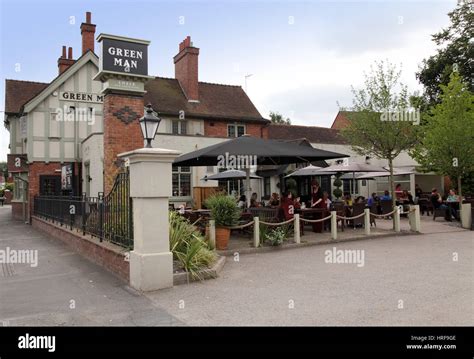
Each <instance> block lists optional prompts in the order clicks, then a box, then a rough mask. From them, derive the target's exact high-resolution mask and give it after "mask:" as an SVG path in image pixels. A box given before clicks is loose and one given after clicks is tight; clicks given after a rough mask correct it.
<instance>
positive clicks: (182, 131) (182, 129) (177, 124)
mask: <svg viewBox="0 0 474 359" xmlns="http://www.w3.org/2000/svg"><path fill="white" fill-rule="evenodd" d="M187 125H188V124H187V122H186V121H178V120H173V121H172V122H171V133H172V134H173V135H186V134H187V133H188V126H187Z"/></svg>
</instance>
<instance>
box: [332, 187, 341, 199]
mask: <svg viewBox="0 0 474 359" xmlns="http://www.w3.org/2000/svg"><path fill="white" fill-rule="evenodd" d="M332 194H333V195H334V197H336V198H337V199H339V198H341V197H342V190H341V189H340V188H334V190H333V191H332Z"/></svg>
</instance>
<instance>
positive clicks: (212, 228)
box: [209, 219, 216, 249]
mask: <svg viewBox="0 0 474 359" xmlns="http://www.w3.org/2000/svg"><path fill="white" fill-rule="evenodd" d="M209 243H210V244H211V247H212V248H213V249H216V221H215V220H214V219H210V220H209Z"/></svg>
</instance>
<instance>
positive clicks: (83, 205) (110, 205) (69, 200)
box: [33, 172, 133, 249]
mask: <svg viewBox="0 0 474 359" xmlns="http://www.w3.org/2000/svg"><path fill="white" fill-rule="evenodd" d="M33 213H34V215H35V216H38V217H41V218H44V219H47V220H50V221H52V222H55V223H58V224H59V225H61V226H67V227H69V228H70V229H77V230H78V231H82V233H83V234H89V235H91V236H94V237H97V238H99V239H100V241H102V240H105V241H109V242H112V243H115V244H118V245H120V246H122V247H125V248H130V249H132V248H133V216H132V199H131V198H130V185H129V177H128V172H124V173H119V174H118V175H117V177H116V179H115V183H114V186H113V188H112V190H111V191H110V193H109V194H108V195H107V196H104V195H103V193H99V195H98V197H87V196H86V195H85V194H83V195H82V196H76V197H73V196H69V197H68V196H36V197H35V198H34V209H33Z"/></svg>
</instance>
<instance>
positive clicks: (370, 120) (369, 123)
mask: <svg viewBox="0 0 474 359" xmlns="http://www.w3.org/2000/svg"><path fill="white" fill-rule="evenodd" d="M400 76H401V71H400V70H399V69H398V68H397V66H395V65H393V64H391V63H389V62H383V61H381V62H376V63H375V66H372V67H371V71H370V72H369V73H368V74H365V83H364V85H365V86H364V88H362V89H358V90H356V89H354V88H352V93H353V96H354V99H353V109H352V110H353V111H354V112H351V113H350V119H349V125H348V126H347V127H346V128H344V129H343V130H342V135H343V136H344V137H345V138H346V140H347V141H348V142H349V143H350V144H351V147H352V149H353V150H354V151H355V152H356V153H357V154H360V155H363V156H375V157H377V158H379V159H385V160H387V161H388V165H389V167H390V173H391V175H390V188H391V192H392V199H393V205H395V196H394V190H395V189H394V183H393V160H394V159H395V158H396V157H397V156H398V155H399V154H400V153H401V152H402V151H408V150H410V149H411V148H413V147H414V146H415V145H416V144H417V143H418V133H419V130H418V129H419V126H416V125H415V123H414V122H411V121H406V120H405V121H403V120H401V119H402V118H401V117H398V120H395V119H396V118H395V117H390V118H391V119H392V120H390V121H385V120H384V119H386V118H387V117H388V116H387V114H389V115H390V114H396V115H397V116H398V114H401V113H406V111H407V109H408V107H409V99H408V97H409V96H408V90H407V87H406V86H405V85H403V84H402V83H401V82H400Z"/></svg>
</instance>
